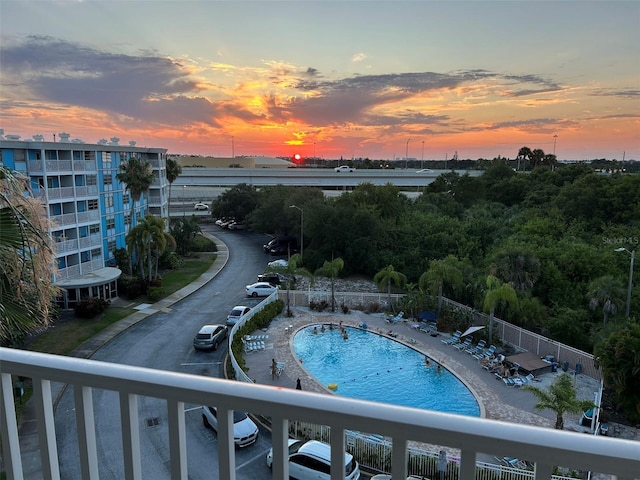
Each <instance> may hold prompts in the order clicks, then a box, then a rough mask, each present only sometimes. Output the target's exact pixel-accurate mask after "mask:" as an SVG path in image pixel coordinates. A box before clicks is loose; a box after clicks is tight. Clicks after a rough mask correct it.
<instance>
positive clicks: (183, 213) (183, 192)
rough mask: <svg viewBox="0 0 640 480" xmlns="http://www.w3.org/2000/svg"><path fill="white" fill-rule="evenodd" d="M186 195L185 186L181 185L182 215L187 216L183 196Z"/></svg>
mask: <svg viewBox="0 0 640 480" xmlns="http://www.w3.org/2000/svg"><path fill="white" fill-rule="evenodd" d="M186 196H187V186H186V185H182V216H183V217H186V216H187V204H186V203H185V197H186Z"/></svg>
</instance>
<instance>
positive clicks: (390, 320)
mask: <svg viewBox="0 0 640 480" xmlns="http://www.w3.org/2000/svg"><path fill="white" fill-rule="evenodd" d="M402 317H404V312H398V314H397V315H396V316H395V317H391V318H387V322H389V323H398V322H399V321H400V320H402Z"/></svg>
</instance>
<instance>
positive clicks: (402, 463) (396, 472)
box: [391, 437, 472, 478]
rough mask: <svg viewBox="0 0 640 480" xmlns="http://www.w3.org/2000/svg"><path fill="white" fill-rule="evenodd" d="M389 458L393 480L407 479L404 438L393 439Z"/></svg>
mask: <svg viewBox="0 0 640 480" xmlns="http://www.w3.org/2000/svg"><path fill="white" fill-rule="evenodd" d="M391 456H392V459H391V473H393V478H407V476H408V473H407V440H406V439H405V438H400V437H394V438H393V449H392V451H391ZM460 478H465V477H460ZM469 478H472V477H469Z"/></svg>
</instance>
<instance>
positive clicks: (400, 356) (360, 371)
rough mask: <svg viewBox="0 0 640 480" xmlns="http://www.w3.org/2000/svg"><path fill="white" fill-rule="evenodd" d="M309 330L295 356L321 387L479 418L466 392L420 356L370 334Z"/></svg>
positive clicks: (300, 335) (301, 334) (297, 339)
mask: <svg viewBox="0 0 640 480" xmlns="http://www.w3.org/2000/svg"><path fill="white" fill-rule="evenodd" d="M312 330H313V326H311V327H306V328H304V329H302V330H300V331H298V332H297V333H296V335H295V336H294V338H293V349H294V352H295V354H296V355H297V356H298V358H300V359H301V360H302V362H303V366H304V367H305V368H306V369H307V370H308V371H309V373H310V374H311V375H313V376H314V377H315V378H316V379H317V380H318V381H319V382H320V383H321V384H323V385H325V386H327V385H329V384H331V383H336V384H337V385H338V388H337V389H336V391H335V392H336V393H337V394H338V395H342V396H345V397H351V398H359V399H361V400H371V401H375V402H384V403H391V404H395V405H402V406H406V407H415V408H424V409H427V410H436V411H438V412H446V413H455V414H459V415H468V416H475V417H477V416H480V407H479V406H478V402H477V401H476V399H475V397H474V396H473V395H472V394H471V392H470V391H469V389H467V387H466V386H465V385H464V384H463V383H462V382H461V381H460V380H458V378H456V376H455V375H453V374H452V373H451V372H449V371H448V370H447V369H446V368H442V369H441V371H440V372H439V373H438V371H437V368H436V363H435V362H433V361H432V363H431V367H427V366H426V365H425V358H424V355H423V354H422V353H420V352H417V351H416V350H414V349H412V348H409V347H407V346H406V345H404V344H402V343H400V342H396V341H394V340H391V339H389V338H387V337H385V336H382V335H378V334H376V333H372V332H368V331H366V330H360V329H357V328H349V327H346V330H347V333H348V335H349V339H348V340H344V339H343V338H342V336H341V334H340V330H339V329H338V328H335V329H334V330H328V329H327V330H326V331H325V332H322V333H321V332H320V330H319V329H318V333H317V334H314V333H313V331H312Z"/></svg>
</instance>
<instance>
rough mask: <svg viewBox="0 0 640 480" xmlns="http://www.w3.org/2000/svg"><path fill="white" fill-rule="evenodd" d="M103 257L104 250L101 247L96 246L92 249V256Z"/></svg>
mask: <svg viewBox="0 0 640 480" xmlns="http://www.w3.org/2000/svg"><path fill="white" fill-rule="evenodd" d="M100 257H102V250H101V249H99V248H94V249H93V250H91V258H100Z"/></svg>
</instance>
